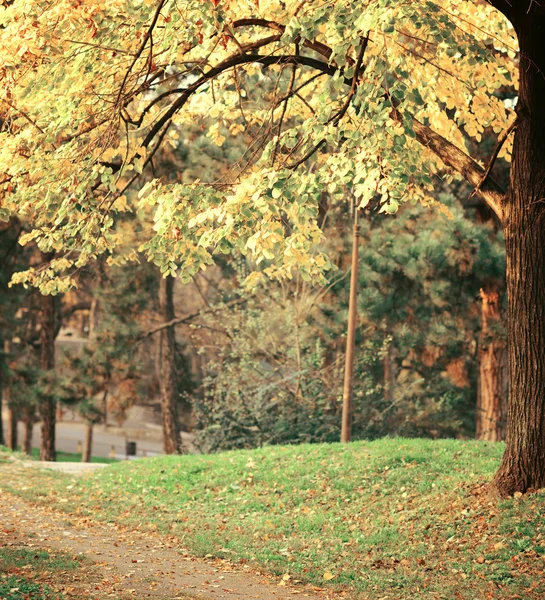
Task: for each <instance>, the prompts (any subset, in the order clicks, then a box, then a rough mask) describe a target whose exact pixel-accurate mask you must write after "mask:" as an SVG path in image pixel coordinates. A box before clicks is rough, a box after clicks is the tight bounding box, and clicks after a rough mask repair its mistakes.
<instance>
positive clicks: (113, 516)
mask: <svg viewBox="0 0 545 600" xmlns="http://www.w3.org/2000/svg"><path fill="white" fill-rule="evenodd" d="M501 452H502V446H501V445H498V444H487V443H476V442H461V441H455V440H445V441H430V440H403V439H385V440H377V441H375V442H357V443H353V444H350V445H348V446H347V445H340V444H331V445H326V444H323V445H318V444H316V445H305V446H290V447H269V448H264V449H260V450H253V451H236V452H227V453H223V454H217V455H210V456H181V457H173V456H170V457H169V456H163V457H157V458H153V459H142V460H137V461H130V462H120V463H117V464H113V465H110V466H108V467H106V468H103V469H100V470H98V471H96V472H93V473H87V474H84V475H81V476H74V475H72V474H66V473H60V472H54V471H50V470H44V469H28V468H24V467H23V466H22V463H21V462H20V461H17V460H8V459H6V460H5V462H3V463H2V455H1V453H0V482H1V483H0V485H1V487H2V491H3V493H2V503H0V506H1V508H0V519H2V526H3V527H4V534H3V535H4V538H5V541H6V540H8V542H7V543H11V544H15V547H16V548H17V547H18V546H17V544H19V543H20V545H22V547H23V548H24V547H25V544H28V543H30V544H35V545H36V547H40V548H49V549H50V550H52V551H54V552H58V551H64V552H68V553H69V556H72V557H73V556H74V555H76V556H78V557H80V556H85V557H87V558H86V560H92V561H93V563H94V566H93V565H90V566H89V567H87V566H85V565H84V566H85V569H87V568H88V569H89V572H90V573H91V575H90V578H91V580H92V577H93V575H92V574H93V573H98V579H95V580H92V581H93V582H95V581H97V582H98V583H94V585H95V586H96V585H98V586H106V587H100V589H99V590H97V591H93V589H94V588H93V589H88V590H87V593H88V594H89V597H97V596H98V597H101V598H106V597H110V596H111V597H119V598H124V597H125V596H123V594H132V597H137V598H146V597H156V598H176V597H181V598H185V597H186V596H184V594H186V595H189V596H193V597H194V596H195V595H197V594H199V593H201V594H203V596H202V597H206V598H221V597H224V598H230V597H233V598H234V597H237V598H261V599H263V600H265V599H268V598H301V597H305V595H307V596H308V597H315V598H325V597H328V594H329V596H330V597H333V598H343V597H344V598H349V599H356V598H357V599H362V600H363V599H366V600H367V599H373V600H405V599H407V600H408V599H410V600H420V599H422V600H423V599H426V600H428V599H430V600H440V599H447V600H481V599H482V600H495V599H498V600H499V599H502V600H503V599H524V600H537V599H540V600H541V599H542V598H543V597H545V518H544V515H545V493H544V492H540V493H537V494H532V495H527V496H520V497H517V498H513V499H509V500H503V501H499V500H497V499H493V498H490V497H489V496H488V494H487V488H486V485H485V484H486V481H488V480H489V479H490V478H491V476H492V474H493V473H494V470H495V469H496V468H497V465H498V462H499V459H500V456H501ZM5 523H11V524H10V525H9V527H7V533H6V526H5ZM0 533H1V532H0ZM32 533H34V535H37V536H38V538H33V537H32ZM10 536H11V537H10ZM13 536H19V537H17V538H14V537H13ZM17 540H19V542H17ZM101 540H102V541H101ZM104 540H105V542H104ZM104 543H106V546H107V548H105V547H104V546H103V545H101V544H104ZM2 546H4V547H5V546H6V544H2ZM9 547H10V548H11V547H13V546H9ZM31 547H34V546H31ZM80 552H82V553H83V554H82V555H80ZM195 556H200V557H204V559H200V560H197V559H195V558H192V557H195ZM1 558H2V556H1V554H0V559H1ZM78 560H79V558H78ZM82 568H83V567H82V566H81V565H80V566H79V567H78V568H75V569H74V570H72V571H70V573H71V575H70V577H71V578H73V579H74V581H76V582H77V580H78V577H79V575H78V573H81V570H82ZM93 569H98V571H96V570H95V571H94V570H93ZM265 573H268V575H266V574H265ZM231 578H234V579H231ZM0 581H1V580H0ZM70 581H71V580H70ZM237 582H240V583H237ZM46 583H47V582H46ZM47 585H50V584H49V583H48V584H47ZM304 585H306V586H307V587H304ZM165 586H167V587H165ZM215 586H218V587H215ZM310 586H313V587H310ZM14 587H16V586H14ZM69 587H74V588H75V589H77V585H76V584H74V585H73V586H72V584H69ZM90 587H91V588H92V585H91V586H90ZM130 590H134V591H133V592H131V591H130ZM0 591H1V588H0ZM63 593H64V594H65V596H66V597H69V594H68V593H67V592H66V591H64V592H63ZM116 594H117V596H116ZM175 594H178V596H176V595H175ZM225 594H231V595H225ZM235 594H236V595H235ZM222 595H223V596H222ZM7 597H8V598H10V600H12V597H11V596H7ZM24 597H25V596H13V600H19V598H24ZM28 597H29V598H32V596H28ZM43 597H44V598H45V597H46V596H43ZM76 597H77V598H84V597H85V596H83V595H78V593H76ZM197 597H198V596H197ZM0 598H3V596H2V595H1V593H0ZM36 598H38V597H36ZM39 598H40V599H41V598H42V596H39Z"/></svg>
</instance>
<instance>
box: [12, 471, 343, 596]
mask: <svg viewBox="0 0 545 600" xmlns="http://www.w3.org/2000/svg"><path fill="white" fill-rule="evenodd" d="M93 466H94V467H95V468H96V467H98V465H87V466H86V465H83V466H82V465H81V463H76V464H74V463H59V465H58V467H59V469H60V470H63V471H64V472H67V473H71V474H77V473H78V471H81V469H78V467H81V468H82V469H89V468H91V469H92V468H93ZM29 468H34V467H30V466H29V465H28V464H26V465H25V464H24V463H18V464H13V463H12V464H10V468H9V469H6V468H4V470H3V473H2V475H3V481H4V483H6V480H8V479H9V478H10V477H14V478H24V476H25V470H26V469H29ZM8 472H9V474H8ZM0 522H1V523H2V526H1V527H2V528H1V530H0V567H1V571H2V572H4V578H3V580H2V579H0V598H2V600H8V599H9V600H22V599H23V598H24V599H26V598H32V599H36V600H42V599H45V598H57V597H61V596H59V595H60V594H62V595H64V596H65V597H67V598H70V597H73V598H78V599H81V600H82V599H83V598H101V599H102V598H109V597H112V598H163V599H165V600H167V599H168V600H171V599H176V598H180V599H185V598H194V597H197V598H214V599H216V598H217V599H220V598H223V599H230V598H231V599H232V598H236V599H238V600H246V599H248V600H250V599H252V598H259V599H261V600H289V599H294V598H308V599H309V600H312V599H314V600H319V599H320V598H323V599H325V598H326V597H327V598H329V597H331V596H330V595H326V594H324V593H320V592H319V590H315V591H311V590H310V589H308V588H301V589H296V590H293V591H292V590H290V589H288V587H287V585H286V584H287V583H288V582H286V580H283V579H281V578H277V577H271V576H265V575H260V574H259V573H257V572H256V571H255V569H251V568H250V567H249V566H248V565H246V566H238V567H235V566H234V565H232V564H230V563H229V562H227V561H222V560H215V561H212V560H209V561H208V562H205V561H202V560H201V561H199V560H196V559H195V558H192V557H191V556H190V555H189V553H188V552H187V551H186V550H184V549H183V548H181V547H180V544H179V541H178V540H177V539H176V538H173V537H170V538H169V537H165V536H161V535H159V534H157V533H152V534H150V533H142V532H139V531H135V530H134V529H132V528H128V527H123V526H121V525H118V524H113V523H110V524H104V523H102V524H101V523H97V522H95V521H93V520H91V519H89V518H81V517H79V518H78V517H75V516H72V515H70V516H68V515H66V514H63V513H60V512H58V511H55V510H53V509H52V508H50V507H46V508H44V507H39V506H35V505H32V504H30V503H29V502H27V501H25V500H22V499H21V498H18V497H16V496H13V495H11V494H9V493H7V492H5V491H2V502H1V503H0ZM15 559H17V560H15ZM46 559H49V560H46ZM37 563H41V565H40V566H41V567H42V568H36V565H37ZM44 563H45V567H46V568H44ZM59 565H60V566H59ZM2 582H3V583H2ZM2 585H3V587H2ZM3 594H4V595H3ZM33 594H34V595H33ZM188 594H189V595H188Z"/></svg>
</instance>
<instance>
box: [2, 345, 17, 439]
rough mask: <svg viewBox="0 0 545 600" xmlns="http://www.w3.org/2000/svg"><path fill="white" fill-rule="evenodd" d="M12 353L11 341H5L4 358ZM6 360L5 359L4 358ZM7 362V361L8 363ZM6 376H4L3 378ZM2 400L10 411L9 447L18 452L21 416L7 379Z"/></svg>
mask: <svg viewBox="0 0 545 600" xmlns="http://www.w3.org/2000/svg"><path fill="white" fill-rule="evenodd" d="M10 353H11V340H9V339H5V340H4V357H7V356H9V355H10ZM4 360H5V358H4ZM6 362H7V361H6ZM4 377H5V375H3V378H4ZM2 400H3V402H4V404H5V405H6V406H7V409H8V430H7V439H6V444H7V447H8V448H10V449H11V450H17V421H18V420H19V415H18V414H17V409H16V408H15V406H13V404H12V398H11V381H10V379H9V378H5V380H4V386H3V389H2Z"/></svg>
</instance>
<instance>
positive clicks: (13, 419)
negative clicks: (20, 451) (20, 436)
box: [4, 388, 19, 450]
mask: <svg viewBox="0 0 545 600" xmlns="http://www.w3.org/2000/svg"><path fill="white" fill-rule="evenodd" d="M6 391H9V388H6V390H4V392H6ZM8 406H9V405H8ZM18 420H19V419H18V414H17V410H16V409H15V408H14V407H13V406H10V407H9V409H8V439H7V442H8V448H10V449H11V450H17V441H18V440H17V421H18Z"/></svg>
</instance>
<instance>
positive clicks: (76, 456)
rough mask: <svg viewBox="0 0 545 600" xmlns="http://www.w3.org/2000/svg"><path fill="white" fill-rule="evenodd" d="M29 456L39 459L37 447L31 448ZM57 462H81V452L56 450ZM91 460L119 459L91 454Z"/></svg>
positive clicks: (110, 461) (102, 461)
mask: <svg viewBox="0 0 545 600" xmlns="http://www.w3.org/2000/svg"><path fill="white" fill-rule="evenodd" d="M30 457H31V458H32V459H33V460H40V450H39V448H32V454H31V455H30ZM57 462H81V453H76V452H61V451H57ZM91 462H93V463H107V464H111V463H115V462H119V460H118V459H117V458H105V457H103V456H92V457H91Z"/></svg>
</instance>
